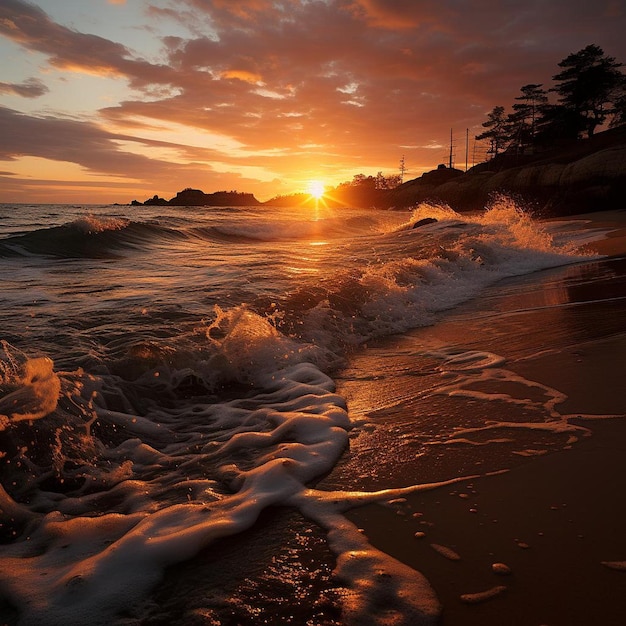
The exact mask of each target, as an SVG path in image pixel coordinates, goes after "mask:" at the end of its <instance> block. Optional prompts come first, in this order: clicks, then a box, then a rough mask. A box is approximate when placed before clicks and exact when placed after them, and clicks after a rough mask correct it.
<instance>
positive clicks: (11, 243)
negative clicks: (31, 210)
mask: <svg viewBox="0 0 626 626" xmlns="http://www.w3.org/2000/svg"><path fill="white" fill-rule="evenodd" d="M184 237H185V235H184V234H183V233H182V232H179V231H177V230H175V229H171V228H167V227H163V226H159V225H158V224H156V223H147V222H133V221H131V220H128V219H121V218H111V217H95V216H84V217H81V218H78V219H76V220H74V221H72V222H70V223H68V224H64V225H62V226H53V227H51V228H41V229H38V230H34V231H32V232H29V233H26V234H20V235H13V236H10V237H7V238H5V239H2V240H1V241H0V257H5V258H6V257H16V256H33V255H42V256H51V257H57V258H109V257H115V256H117V255H118V254H120V253H121V252H122V251H123V250H130V249H138V248H141V247H146V246H148V244H149V243H150V242H152V241H154V240H158V239H161V240H173V239H182V238H184Z"/></svg>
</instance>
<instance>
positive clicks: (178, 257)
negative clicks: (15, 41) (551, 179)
mask: <svg viewBox="0 0 626 626" xmlns="http://www.w3.org/2000/svg"><path fill="white" fill-rule="evenodd" d="M426 218H432V219H426ZM604 234H605V233H604V232H603V231H600V230H590V229H584V228H581V227H580V222H576V221H575V220H561V221H550V222H545V221H544V222H542V221H539V220H535V219H533V218H532V217H531V216H530V215H529V214H527V213H525V212H524V211H522V210H521V209H519V208H518V207H517V206H516V205H515V203H514V202H513V201H512V200H510V199H508V198H506V197H502V198H499V199H497V200H496V201H494V203H493V205H491V206H490V207H489V208H488V209H486V210H485V211H483V212H481V213H479V214H471V215H468V214H458V213H455V212H454V211H453V210H452V209H449V208H448V207H441V206H434V205H432V206H431V205H421V206H420V207H418V208H416V209H415V210H413V211H379V210H374V209H370V210H364V209H350V208H346V209H333V210H331V209H328V208H326V207H325V206H324V205H323V202H320V204H319V205H318V207H317V208H314V209H313V208H298V207H294V208H271V207H232V208H216V207H169V206H166V207H148V206H145V207H129V206H117V205H110V206H100V205H98V206H96V205H33V206H30V205H0V277H1V291H0V301H1V303H2V309H1V310H2V314H1V317H0V320H1V325H0V342H1V343H0V480H1V487H0V509H1V511H0V538H1V541H2V543H1V544H0V618H1V621H2V623H7V624H20V625H22V624H24V625H31V624H36V625H38V626H44V625H56V624H59V625H60V624H64V625H72V624H75V625H83V624H115V625H130V624H144V625H152V626H156V625H157V624H278V623H283V624H287V623H289V624H311V625H313V624H326V625H331V624H430V623H436V621H437V619H438V618H439V615H440V612H441V606H440V603H439V601H438V598H437V594H436V593H435V592H434V590H433V588H432V586H431V585H430V583H429V581H428V580H427V578H426V577H425V576H423V575H422V574H421V573H420V572H418V571H416V570H415V569H414V568H411V567H409V566H408V565H405V564H403V563H402V562H401V561H400V560H398V559H396V558H393V557H391V556H390V555H388V554H385V553H384V551H381V550H378V549H376V548H374V547H373V546H372V545H371V544H370V543H368V539H367V536H365V535H364V533H362V532H359V529H358V528H357V527H356V526H355V525H354V524H353V523H352V522H351V521H350V520H349V518H348V513H347V512H349V511H350V510H351V509H354V508H356V507H360V506H362V505H364V504H366V503H372V502H380V503H382V504H383V505H384V506H394V503H396V504H397V503H401V502H403V498H404V497H405V496H406V495H407V494H409V493H415V492H419V491H420V490H425V489H436V488H438V487H439V488H440V487H441V486H442V485H445V486H449V485H455V484H457V483H458V482H459V481H461V480H465V481H466V482H467V480H469V478H468V477H471V476H474V475H477V474H480V475H484V474H485V473H494V472H496V473H497V472H498V471H500V470H502V469H505V468H508V467H509V466H510V464H511V459H514V460H515V462H523V461H524V460H525V459H527V458H529V457H533V456H536V455H539V454H543V453H545V452H546V451H550V450H553V449H562V448H564V447H566V446H571V445H572V444H574V443H575V441H576V440H577V438H579V437H580V436H581V433H582V432H583V431H584V428H583V427H581V426H580V425H575V424H573V423H571V422H570V421H568V419H566V416H564V415H563V414H562V413H561V412H559V403H561V402H563V401H564V400H565V398H564V396H563V394H562V393H560V392H559V390H558V389H554V388H552V387H550V386H548V385H545V384H541V383H539V382H536V381H531V380H528V379H525V378H524V377H523V376H521V375H519V374H514V373H513V372H512V371H510V370H509V369H507V367H506V360H507V359H510V358H511V354H508V355H507V357H506V358H505V357H504V356H503V355H502V354H499V353H497V352H494V351H492V350H490V349H489V346H485V345H482V346H481V345H479V344H480V342H478V344H477V335H476V334H475V328H474V326H473V325H475V323H476V320H479V321H480V323H481V324H482V326H483V327H485V326H488V324H489V322H488V320H489V318H490V316H496V317H498V318H499V319H500V320H502V319H506V318H507V316H512V314H513V313H514V311H511V310H507V308H506V306H502V303H503V302H506V301H507V300H506V298H505V296H506V295H507V294H508V293H510V292H517V293H519V292H520V290H521V291H522V292H523V293H524V294H525V298H526V299H525V302H526V304H525V306H527V307H529V308H534V309H537V308H543V309H545V310H546V311H550V310H552V308H553V307H556V306H557V304H558V305H559V306H561V305H563V303H564V302H565V303H566V302H567V294H565V295H563V294H562V293H561V291H562V290H563V283H564V281H565V282H566V283H567V284H569V285H570V286H571V287H572V288H584V285H585V284H586V283H587V282H589V281H596V280H598V274H597V272H598V271H600V270H599V269H598V267H599V266H598V265H597V264H596V265H594V263H595V261H596V260H597V255H596V256H594V255H592V254H590V253H589V252H585V251H584V250H583V249H582V247H583V246H584V245H585V244H586V243H588V242H589V241H592V240H594V239H598V238H601V237H602V236H604ZM590 268H595V269H593V270H591V269H590ZM600 279H601V277H600ZM538 281H544V285H543V286H542V288H541V290H540V291H539V290H537V288H536V285H537V284H538ZM568 281H569V282H568ZM546 285H548V286H547V287H546ZM550 285H552V286H553V287H554V289H553V290H552V291H551V289H550ZM541 294H543V295H541ZM546 294H547V296H546ZM546 298H547V300H546ZM518 300H519V299H518ZM517 312H519V311H517ZM511 319H513V318H511ZM459 320H460V321H459ZM464 320H465V321H464ZM452 321H454V323H455V326H454V328H455V329H456V330H455V333H456V335H454V341H448V340H449V337H450V333H448V335H446V334H445V333H443V334H442V337H444V339H437V335H436V330H437V329H439V328H442V329H443V328H446V324H448V325H449V324H451V323H452ZM423 328H430V329H434V331H435V332H433V333H431V335H430V340H429V341H425V342H420V341H416V339H415V337H416V335H415V334H414V333H416V332H418V333H419V329H423ZM509 330H510V331H511V333H512V334H513V335H515V336H517V337H520V336H523V337H528V336H530V335H532V333H534V332H535V329H524V328H523V327H520V326H516V327H515V328H510V329H509ZM536 330H537V331H538V332H539V330H540V329H536ZM538 336H540V335H538ZM446 337H447V339H446ZM405 341H407V342H408V343H406V344H405V343H403V342H405ZM536 343H537V345H534V344H533V342H532V341H520V340H518V341H517V343H516V344H515V346H514V348H511V350H512V352H514V353H515V358H518V359H521V360H523V359H524V358H526V357H528V356H529V355H530V354H535V353H536V352H538V351H540V350H541V349H542V346H541V345H540V341H539V342H536ZM403 346H404V348H403ZM524 346H526V347H524ZM528 346H530V347H528ZM524 350H526V352H525V353H524ZM515 351H517V352H515ZM364 364H365V365H364ZM494 386H495V387H494ZM494 388H497V389H498V391H497V393H495V392H493V389H494ZM425 400H428V403H427V406H428V410H427V411H424V410H422V409H421V408H420V406H418V403H419V402H420V401H425ZM481 403H483V404H484V405H485V406H490V407H493V406H494V403H499V406H506V411H504V415H505V417H502V414H500V417H498V418H494V415H493V412H491V411H488V410H485V411H482V410H478V409H476V406H478V405H481ZM468 406H471V407H474V408H473V409H472V410H468V408H467V407H468ZM481 406H482V405H481ZM486 450H488V452H486ZM485 459H488V461H486V460H485ZM390 503H391V504H390Z"/></svg>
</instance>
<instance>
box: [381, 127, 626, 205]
mask: <svg viewBox="0 0 626 626" xmlns="http://www.w3.org/2000/svg"><path fill="white" fill-rule="evenodd" d="M502 193H504V194H510V195H513V196H514V197H516V198H518V199H520V200H521V201H522V202H523V203H526V204H528V205H529V206H530V207H531V208H534V209H535V210H536V211H537V212H538V213H539V214H541V215H544V216H560V215H571V214H575V213H582V212H591V211H599V210H607V209H624V208H626V126H620V127H618V128H614V129H610V130H607V131H604V132H601V133H598V134H596V135H594V136H593V137H590V138H588V139H580V140H577V141H570V142H563V143H561V144H560V145H554V146H552V147H550V148H547V149H544V150H542V151H537V152H536V153H535V154H526V155H515V154H502V155H499V156H498V157H496V158H494V159H492V160H491V161H488V162H486V163H481V164H480V165H477V166H475V167H473V168H471V169H470V170H468V171H467V172H465V173H464V172H462V171H460V170H456V169H450V168H446V167H441V166H440V168H439V169H437V170H434V171H432V172H427V173H425V174H423V175H422V176H421V177H420V178H416V179H414V180H410V181H408V182H406V183H404V184H403V185H400V186H399V187H396V188H395V189H392V190H390V191H389V192H387V195H386V197H385V199H384V204H385V205H386V207H387V208H392V207H395V208H406V207H409V206H414V205H416V204H418V203H420V202H425V201H431V202H445V203H447V204H449V205H450V206H451V207H453V208H454V209H456V210H461V211H463V210H475V209H480V208H482V207H484V206H485V205H486V204H488V203H489V201H490V200H491V198H493V196H494V195H495V194H502Z"/></svg>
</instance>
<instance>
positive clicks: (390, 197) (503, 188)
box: [131, 125, 626, 217]
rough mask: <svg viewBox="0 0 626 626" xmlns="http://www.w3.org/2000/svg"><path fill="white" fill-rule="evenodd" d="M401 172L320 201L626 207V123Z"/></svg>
mask: <svg viewBox="0 0 626 626" xmlns="http://www.w3.org/2000/svg"><path fill="white" fill-rule="evenodd" d="M397 178H398V177H394V176H387V177H386V176H383V175H382V174H381V173H380V172H379V173H378V175H377V176H365V175H363V174H358V175H356V176H355V177H354V179H353V180H352V181H350V182H346V183H342V184H340V185H338V186H337V187H335V188H329V189H328V190H327V192H326V194H325V195H324V197H323V198H322V199H321V200H320V201H319V202H320V203H321V204H323V205H325V206H329V207H332V208H342V207H359V208H379V209H407V208H410V207H413V206H416V205H417V204H419V203H420V202H434V203H447V204H449V205H450V206H451V207H452V208H453V209H455V210H457V211H472V210H479V209H482V208H483V207H485V206H486V205H487V204H488V203H489V201H490V199H491V198H492V197H493V196H494V195H495V194H499V193H504V194H510V195H513V196H514V197H516V199H518V200H521V201H522V202H523V203H526V204H527V205H529V206H531V207H532V208H533V209H535V211H536V212H537V213H538V214H540V215H543V216H545V217H549V216H559V215H572V214H575V213H584V212H591V211H601V210H607V209H624V208H626V200H625V198H626V125H622V126H619V127H617V128H612V129H609V130H606V131H603V132H599V133H596V134H595V135H593V136H592V137H589V138H586V139H576V140H574V139H568V140H562V141H560V142H554V144H553V145H551V146H550V147H546V148H543V149H537V150H536V151H534V152H533V153H530V154H518V153H511V152H507V151H505V152H502V153H500V154H498V155H496V156H495V157H494V158H492V159H490V160H489V161H486V162H484V163H480V164H478V165H476V166H474V167H472V168H470V169H469V170H468V171H467V172H464V171H463V170H460V169H456V168H450V167H449V166H446V165H443V164H442V165H439V167H437V168H436V169H434V170H432V171H430V172H426V173H424V174H422V175H421V176H420V177H418V178H415V179H413V180H409V181H407V182H405V183H401V184H398V183H399V182H400V181H399V180H397ZM316 202H317V201H316V200H315V198H313V197H312V196H311V195H309V194H307V193H294V194H289V195H284V196H277V197H275V198H272V199H271V200H268V201H267V202H259V200H257V199H256V198H255V197H254V195H253V194H251V193H242V192H237V191H217V192H215V193H204V192H203V191H200V190H199V189H191V188H187V189H183V190H182V191H179V192H178V193H177V194H176V196H175V197H174V198H172V199H170V200H165V199H164V198H159V197H158V196H156V195H155V196H153V197H152V198H150V199H148V200H146V201H145V202H138V201H137V200H133V201H132V203H131V204H132V205H133V206H151V205H157V206H158V205H169V206H206V207H210V206H216V207H224V206H268V207H271V206H315V203H316Z"/></svg>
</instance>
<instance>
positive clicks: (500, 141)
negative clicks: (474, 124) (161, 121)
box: [476, 106, 510, 156]
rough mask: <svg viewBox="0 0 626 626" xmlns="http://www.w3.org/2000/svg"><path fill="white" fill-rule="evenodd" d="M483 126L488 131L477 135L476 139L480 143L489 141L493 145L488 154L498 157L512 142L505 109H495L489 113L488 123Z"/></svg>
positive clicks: (498, 107)
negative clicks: (484, 140) (510, 141)
mask: <svg viewBox="0 0 626 626" xmlns="http://www.w3.org/2000/svg"><path fill="white" fill-rule="evenodd" d="M482 126H483V127H484V128H486V129H487V130H486V131H485V132H483V133H481V134H480V135H476V139H477V140H478V141H481V140H482V139H488V140H489V141H490V144H491V145H490V148H489V150H488V152H489V153H491V154H493V156H498V154H500V152H502V150H503V149H504V148H505V147H506V145H507V143H508V142H509V140H510V136H509V127H508V124H507V118H506V116H505V115H504V107H502V106H497V107H494V108H493V109H492V110H491V111H490V112H489V113H487V121H486V122H483V124H482Z"/></svg>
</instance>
